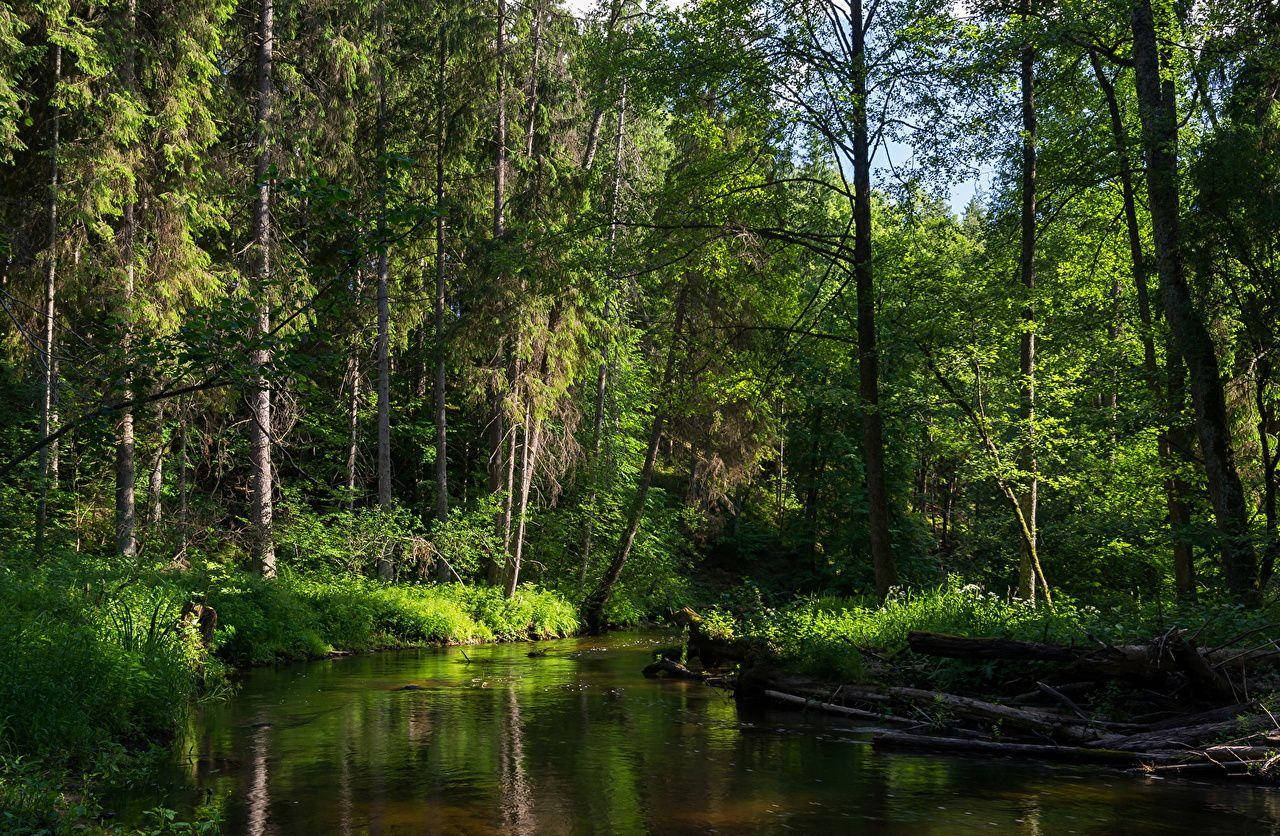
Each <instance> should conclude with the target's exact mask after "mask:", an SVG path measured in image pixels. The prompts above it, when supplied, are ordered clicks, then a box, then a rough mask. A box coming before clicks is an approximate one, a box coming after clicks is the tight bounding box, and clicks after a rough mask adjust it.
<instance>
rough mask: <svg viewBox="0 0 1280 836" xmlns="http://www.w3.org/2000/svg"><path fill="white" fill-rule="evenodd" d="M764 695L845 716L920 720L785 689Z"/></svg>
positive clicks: (765, 692)
mask: <svg viewBox="0 0 1280 836" xmlns="http://www.w3.org/2000/svg"><path fill="white" fill-rule="evenodd" d="M764 695H765V696H766V697H768V698H769V699H771V700H776V701H778V702H785V703H790V704H792V705H798V706H800V707H801V708H806V709H809V708H812V709H814V710H816V711H823V712H826V713H828V714H839V715H841V716H844V717H858V718H860V719H863V720H879V721H881V722H884V723H906V724H909V725H917V724H918V723H919V721H917V720H911V719H908V718H906V717H898V716H895V715H893V714H884V713H881V712H879V711H867V710H866V709H862V708H850V707H849V706H847V705H837V704H835V703H830V702H819V701H818V700H812V699H809V698H808V697H801V696H797V695H796V694H787V693H784V692H783V691H773V690H770V689H767V688H766V689H765V691H764Z"/></svg>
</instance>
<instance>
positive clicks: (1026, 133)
mask: <svg viewBox="0 0 1280 836" xmlns="http://www.w3.org/2000/svg"><path fill="white" fill-rule="evenodd" d="M1019 11H1020V14H1021V16H1022V19H1023V20H1024V21H1025V20H1026V19H1027V18H1028V17H1030V15H1031V11H1032V9H1031V0H1022V4H1021V8H1020V10H1019ZM1020 64H1021V67H1020V70H1021V72H1020V77H1021V84H1020V86H1021V91H1022V219H1021V233H1022V234H1021V238H1022V240H1021V251H1020V255H1019V259H1018V272H1019V274H1020V277H1021V281H1022V289H1023V292H1024V293H1025V294H1026V305H1025V307H1024V308H1023V309H1022V337H1021V351H1020V354H1021V365H1020V373H1021V375H1022V393H1021V408H1020V414H1019V417H1020V418H1021V420H1022V433H1023V439H1022V461H1021V463H1020V469H1021V470H1022V471H1023V472H1025V473H1026V474H1027V487H1026V490H1025V491H1024V492H1023V493H1022V495H1021V496H1020V497H1019V503H1020V504H1021V506H1022V516H1023V519H1025V520H1026V525H1027V528H1028V529H1029V531H1030V532H1031V534H1030V538H1029V539H1028V538H1024V539H1023V546H1022V558H1021V560H1020V562H1019V566H1018V596H1019V597H1020V598H1022V599H1023V600H1026V601H1031V602H1032V603H1034V602H1035V600H1036V597H1037V595H1036V593H1037V590H1036V581H1037V578H1038V575H1039V574H1040V572H1039V571H1038V570H1039V567H1038V566H1037V565H1036V564H1037V563H1038V562H1039V559H1040V558H1039V549H1038V546H1039V533H1038V531H1037V527H1036V517H1037V512H1038V510H1039V509H1038V507H1037V506H1038V505H1039V498H1040V497H1039V495H1040V474H1039V466H1038V462H1037V460H1036V454H1035V448H1036V431H1035V420H1036V332H1035V328H1036V315H1035V308H1034V307H1033V305H1032V298H1033V295H1034V293H1035V287H1036V98H1035V95H1036V94H1035V64H1036V52H1035V49H1034V48H1033V47H1032V46H1031V45H1030V44H1028V45H1026V46H1024V47H1023V49H1022V55H1021V58H1020Z"/></svg>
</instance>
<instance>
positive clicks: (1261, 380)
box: [1253, 346, 1280, 589]
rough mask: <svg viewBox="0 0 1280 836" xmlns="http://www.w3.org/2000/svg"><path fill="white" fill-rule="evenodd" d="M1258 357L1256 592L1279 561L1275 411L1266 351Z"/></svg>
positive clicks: (1255, 387) (1261, 350) (1278, 456)
mask: <svg viewBox="0 0 1280 836" xmlns="http://www.w3.org/2000/svg"><path fill="white" fill-rule="evenodd" d="M1259 354H1260V355H1261V356H1260V357H1259V358H1258V360H1257V362H1256V363H1255V365H1254V382H1253V396H1254V407H1255V408H1256V409H1257V410H1258V446H1259V452H1260V453H1261V459H1262V462H1261V464H1262V514H1263V517H1264V518H1265V519H1266V521H1267V541H1266V546H1265V547H1264V551H1263V553H1262V569H1261V571H1260V572H1259V573H1258V588H1259V589H1266V587H1267V584H1269V583H1270V582H1271V575H1272V573H1273V572H1274V571H1275V567H1276V560H1277V558H1280V518H1278V517H1277V512H1276V475H1277V474H1276V471H1277V469H1278V468H1280V450H1276V451H1275V452H1274V454H1273V453H1272V450H1271V434H1272V433H1274V432H1275V429H1276V411H1275V409H1274V408H1273V407H1272V406H1271V405H1270V404H1269V403H1268V402H1267V381H1269V380H1270V379H1271V368H1272V365H1271V360H1270V359H1269V358H1268V357H1267V356H1266V349H1265V348H1263V347H1261V346H1260V347H1259Z"/></svg>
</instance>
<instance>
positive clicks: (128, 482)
mask: <svg viewBox="0 0 1280 836" xmlns="http://www.w3.org/2000/svg"><path fill="white" fill-rule="evenodd" d="M137 16H138V7H137V2H136V0H128V2H127V3H126V4H125V19H124V27H123V28H124V33H123V35H124V39H125V52H124V60H123V62H122V66H121V69H120V76H121V81H122V82H123V87H124V89H125V92H126V93H127V94H129V95H133V94H136V92H137V89H136V88H137V84H136V75H137V73H136V67H135V64H136V54H137V51H136V48H135V46H134V39H135V29H136V25H137ZM131 188H132V187H131ZM136 230H137V223H136V205H135V200H134V197H133V195H130V196H129V198H128V201H127V202H126V203H125V205H124V212H123V217H122V222H121V227H120V251H121V253H122V255H123V258H124V288H123V290H122V292H121V294H120V300H119V307H118V309H117V310H118V312H119V318H120V320H121V323H122V325H123V328H124V334H123V343H124V358H125V359H124V362H125V364H126V369H125V372H124V378H123V380H122V381H121V387H120V388H121V391H120V399H121V400H122V401H128V400H129V399H131V398H132V397H133V370H132V369H130V368H127V366H128V364H129V363H130V353H131V351H130V349H131V348H132V344H133V337H134V334H133V294H134V280H135V272H134V253H133V244H134V236H135V232H136ZM134 462H135V455H134V438H133V408H132V407H125V408H124V409H122V410H120V418H119V422H118V423H117V424H116V552H117V554H119V555H120V556H121V557H132V556H133V555H134V553H135V552H136V551H137V549H138V540H137V533H136V530H135V529H136V526H137V505H136V498H135V496H134V491H135V488H134V483H135V476H134V473H135V464H134Z"/></svg>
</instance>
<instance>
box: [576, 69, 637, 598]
mask: <svg viewBox="0 0 1280 836" xmlns="http://www.w3.org/2000/svg"><path fill="white" fill-rule="evenodd" d="M626 130H627V82H626V79H623V81H622V93H621V96H619V98H618V121H617V131H616V133H615V134H614V141H613V182H612V183H611V184H610V187H609V246H608V252H607V254H606V263H607V264H608V269H609V272H610V285H612V283H613V281H612V279H613V273H614V272H615V270H614V257H615V256H616V254H617V243H618V199H619V197H620V195H621V194H622V150H623V145H624V144H625V142H626ZM611 289H612V288H611ZM613 296H614V294H613V293H612V292H610V293H609V294H608V295H607V296H606V297H605V303H604V320H605V323H606V327H607V324H608V322H609V320H610V313H611V311H612V302H613ZM603 342H604V344H603V345H602V346H601V348H600V368H599V370H598V371H597V372H596V404H595V414H594V415H593V416H592V419H591V459H590V467H591V470H590V478H591V491H590V493H589V494H588V496H587V502H586V510H587V516H586V521H585V522H586V526H585V529H586V531H585V533H584V534H583V538H582V572H581V578H580V580H581V581H582V582H585V581H586V579H587V571H588V569H589V567H590V565H591V548H592V540H593V539H594V538H595V524H596V517H595V506H596V499H597V498H598V496H599V492H600V476H601V473H600V469H601V468H600V448H601V444H602V442H603V439H604V415H605V403H606V401H607V399H608V394H609V378H610V368H609V367H610V365H611V351H612V349H611V347H610V344H609V340H608V338H607V337H606V338H605V339H604V341H603Z"/></svg>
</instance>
